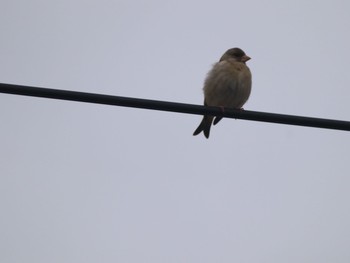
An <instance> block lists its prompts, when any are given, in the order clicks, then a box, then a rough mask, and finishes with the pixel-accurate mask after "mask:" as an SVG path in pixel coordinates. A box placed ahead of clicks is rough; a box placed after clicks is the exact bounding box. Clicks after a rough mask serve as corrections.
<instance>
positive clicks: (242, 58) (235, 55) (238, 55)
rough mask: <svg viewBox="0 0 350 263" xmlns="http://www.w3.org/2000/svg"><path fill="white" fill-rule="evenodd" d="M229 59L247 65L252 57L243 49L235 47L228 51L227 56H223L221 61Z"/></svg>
mask: <svg viewBox="0 0 350 263" xmlns="http://www.w3.org/2000/svg"><path fill="white" fill-rule="evenodd" d="M227 59H234V60H236V61H237V62H243V63H245V62H246V61H248V60H249V59H250V57H248V56H247V55H246V54H245V53H244V51H243V50H242V49H240V48H238V47H235V48H230V49H229V50H227V51H226V52H225V54H223V55H222V57H221V58H220V61H223V60H227Z"/></svg>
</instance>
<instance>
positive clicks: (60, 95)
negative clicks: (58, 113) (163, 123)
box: [0, 83, 350, 131]
mask: <svg viewBox="0 0 350 263" xmlns="http://www.w3.org/2000/svg"><path fill="white" fill-rule="evenodd" d="M0 93H7V94H16V95H25V96H33V97H41V98H50V99H60V100H71V101H80V102H89V103H98V104H106V105H114V106H124V107H133V108H142V109H151V110H162V111H172V112H181V113H189V114H197V115H212V116H222V117H226V118H234V119H244V120H251V121H262V122H272V123H281V124H290V125H299V126H308V127H317V128H326V129H335V130H344V131H350V122H348V121H339V120H331V119H320V118H311V117H303V116H293V115H285V114H275V113H267V112H257V111H248V110H234V109H229V108H225V109H224V111H222V109H221V108H219V107H204V106H199V105H194V104H184V103H176V102H167V101H157V100H146V99H137V98H127V97H119V96H111V95H103V94H95V93H86V92H77V91H69V90H58V89H47V88H38V87H29V86H22V85H13V84H4V83H0Z"/></svg>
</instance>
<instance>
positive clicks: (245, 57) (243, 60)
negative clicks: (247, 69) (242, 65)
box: [242, 55, 250, 62]
mask: <svg viewBox="0 0 350 263" xmlns="http://www.w3.org/2000/svg"><path fill="white" fill-rule="evenodd" d="M249 59H250V57H248V56H247V55H244V56H243V57H242V62H247V61H248V60H249Z"/></svg>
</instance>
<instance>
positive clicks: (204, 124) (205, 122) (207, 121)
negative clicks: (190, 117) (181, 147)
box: [193, 115, 213, 139]
mask: <svg viewBox="0 0 350 263" xmlns="http://www.w3.org/2000/svg"><path fill="white" fill-rule="evenodd" d="M212 121H213V117H212V116H208V115H204V117H203V119H202V121H201V123H200V124H199V126H198V127H197V129H196V130H195V131H194V133H193V135H198V134H200V133H201V132H202V131H203V133H204V136H205V137H206V138H207V139H208V138H209V134H210V126H211V123H212Z"/></svg>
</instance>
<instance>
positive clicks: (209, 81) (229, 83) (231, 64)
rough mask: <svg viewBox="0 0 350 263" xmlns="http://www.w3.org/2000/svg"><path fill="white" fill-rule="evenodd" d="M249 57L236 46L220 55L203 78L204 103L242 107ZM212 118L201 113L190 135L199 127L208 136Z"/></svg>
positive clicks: (246, 92)
mask: <svg viewBox="0 0 350 263" xmlns="http://www.w3.org/2000/svg"><path fill="white" fill-rule="evenodd" d="M249 59H250V57H248V56H247V55H246V54H245V53H244V51H243V50H242V49H240V48H237V47H236V48H231V49H229V50H227V51H226V52H225V53H224V54H223V55H222V57H221V58H220V61H219V62H217V63H215V64H214V65H213V68H212V69H211V70H210V71H209V72H208V75H207V77H206V79H205V81H204V87H203V91H204V106H216V107H220V108H222V109H223V108H224V107H227V108H234V109H241V108H242V106H243V105H244V103H246V101H247V100H248V98H249V95H250V91H251V87H252V75H251V73H250V70H249V68H248V67H247V65H246V64H245V63H246V62H247V61H248V60H249ZM213 119H214V116H209V115H204V117H203V119H202V122H201V123H200V124H199V126H198V128H197V129H196V130H195V131H194V133H193V135H198V134H200V133H201V132H202V131H203V133H204V136H205V137H206V138H209V133H210V127H211V124H212V122H213ZM221 119H222V117H216V118H215V120H214V123H213V124H214V125H215V124H217V123H218V122H219V121H220V120H221Z"/></svg>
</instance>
